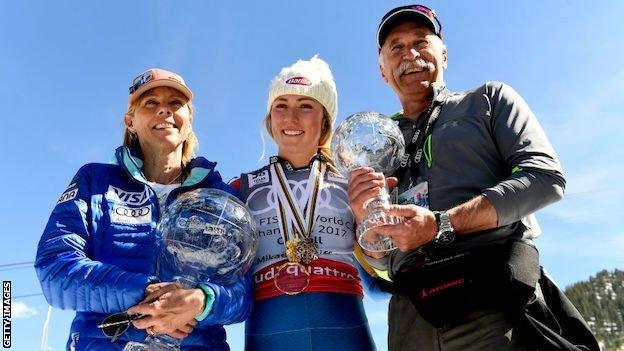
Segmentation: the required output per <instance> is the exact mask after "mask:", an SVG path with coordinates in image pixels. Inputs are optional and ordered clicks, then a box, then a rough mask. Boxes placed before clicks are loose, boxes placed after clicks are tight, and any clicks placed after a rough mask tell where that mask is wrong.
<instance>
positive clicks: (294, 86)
mask: <svg viewBox="0 0 624 351" xmlns="http://www.w3.org/2000/svg"><path fill="white" fill-rule="evenodd" d="M286 94H293V95H303V96H307V97H311V98H313V99H315V100H316V101H318V102H320V103H321V105H323V106H324V107H325V109H326V110H327V113H329V117H330V118H331V121H330V122H333V121H334V120H335V119H336V114H337V113H338V94H337V92H336V83H335V82H334V77H333V76H332V73H331V70H330V69H329V65H328V64H327V62H325V61H323V60H322V59H320V58H318V55H314V57H312V58H311V59H310V60H309V61H303V60H299V61H297V62H296V63H295V64H294V65H292V66H290V67H284V68H282V70H281V71H280V73H279V74H278V75H277V77H275V78H273V81H272V82H271V86H270V88H269V99H268V101H267V113H270V112H271V104H273V101H274V100H275V99H277V98H278V97H280V96H282V95H286Z"/></svg>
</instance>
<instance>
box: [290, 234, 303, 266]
mask: <svg viewBox="0 0 624 351" xmlns="http://www.w3.org/2000/svg"><path fill="white" fill-rule="evenodd" d="M299 243H300V240H299V238H293V239H291V240H288V241H287V242H286V257H288V261H289V262H300V261H301V260H300V259H299V254H298V252H299Z"/></svg>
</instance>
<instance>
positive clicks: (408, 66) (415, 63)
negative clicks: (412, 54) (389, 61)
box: [394, 58, 435, 77]
mask: <svg viewBox="0 0 624 351" xmlns="http://www.w3.org/2000/svg"><path fill="white" fill-rule="evenodd" d="M409 70H416V71H425V70H427V71H433V70H435V65H434V64H433V62H430V61H427V60H425V59H423V58H417V59H414V60H411V61H402V62H401V64H400V65H399V67H397V68H396V69H395V70H394V73H395V76H396V77H400V76H402V75H403V74H404V73H405V72H407V71H409Z"/></svg>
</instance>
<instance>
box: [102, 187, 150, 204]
mask: <svg viewBox="0 0 624 351" xmlns="http://www.w3.org/2000/svg"><path fill="white" fill-rule="evenodd" d="M106 198H107V199H111V200H117V201H122V202H125V203H126V204H129V205H141V204H143V203H145V202H146V201H147V189H143V191H140V192H133V191H126V190H123V189H119V188H116V187H114V186H112V185H109V186H108V191H107V192H106Z"/></svg>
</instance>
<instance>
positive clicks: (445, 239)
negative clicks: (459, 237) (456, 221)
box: [436, 231, 455, 245]
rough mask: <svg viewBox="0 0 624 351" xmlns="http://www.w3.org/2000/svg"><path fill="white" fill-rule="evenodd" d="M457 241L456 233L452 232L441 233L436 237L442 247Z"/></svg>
mask: <svg viewBox="0 0 624 351" xmlns="http://www.w3.org/2000/svg"><path fill="white" fill-rule="evenodd" d="M453 239H455V233H453V232H452V231H446V232H440V233H439V234H438V235H437V237H436V243H437V244H440V245H448V244H450V243H452V242H453Z"/></svg>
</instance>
